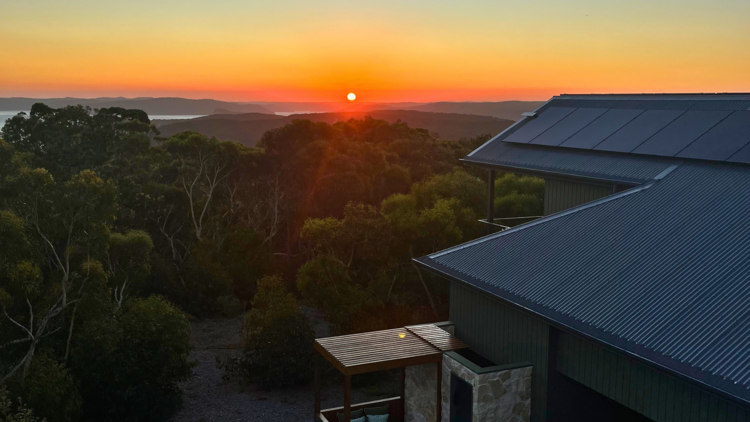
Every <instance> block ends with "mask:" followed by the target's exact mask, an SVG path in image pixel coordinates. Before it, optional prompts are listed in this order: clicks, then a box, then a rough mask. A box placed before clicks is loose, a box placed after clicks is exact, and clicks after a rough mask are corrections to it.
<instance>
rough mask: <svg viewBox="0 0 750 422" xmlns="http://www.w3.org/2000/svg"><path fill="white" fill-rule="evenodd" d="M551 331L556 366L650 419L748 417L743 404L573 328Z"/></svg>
mask: <svg viewBox="0 0 750 422" xmlns="http://www.w3.org/2000/svg"><path fill="white" fill-rule="evenodd" d="M555 337H556V338H557V340H553V343H554V344H553V345H552V349H553V350H555V349H556V350H557V352H556V353H555V355H556V359H555V365H554V366H555V368H556V369H557V371H559V372H560V373H562V374H564V375H566V376H568V377H570V378H572V379H573V380H575V381H578V382H579V383H581V384H583V385H585V386H587V387H589V388H591V389H592V390H594V391H597V392H599V393H600V394H603V395H605V396H607V397H609V398H611V399H613V400H615V401H616V402H618V403H620V404H622V405H624V406H627V407H629V408H631V409H633V410H635V411H637V412H638V413H641V414H643V415H645V416H647V417H648V418H650V419H653V420H654V421H657V422H677V421H684V422H691V421H726V422H747V421H750V414H748V411H747V409H743V408H740V407H738V406H735V405H734V404H732V403H730V402H728V401H725V400H724V399H722V398H719V397H717V396H715V395H713V394H710V393H708V392H706V391H705V390H702V389H700V388H697V387H695V386H693V385H690V384H688V383H685V382H683V381H681V380H679V379H677V378H675V377H673V376H670V375H667V374H665V373H663V372H660V371H657V370H655V369H653V368H651V367H648V366H647V365H645V364H643V363H640V362H637V361H635V360H633V359H629V358H627V357H625V356H623V355H621V354H618V353H615V352H613V351H611V350H608V349H606V348H604V347H602V346H599V345H597V344H595V343H593V342H591V341H588V340H586V339H583V338H581V337H578V336H575V335H573V334H569V333H565V332H560V331H557V333H556V335H555V336H553V338H555Z"/></svg>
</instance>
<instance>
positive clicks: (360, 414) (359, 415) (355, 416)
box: [336, 409, 366, 422]
mask: <svg viewBox="0 0 750 422" xmlns="http://www.w3.org/2000/svg"><path fill="white" fill-rule="evenodd" d="M336 416H338V417H339V422H344V412H341V413H337V414H336ZM364 417H365V412H364V410H363V409H357V410H352V422H366V421H365V420H364ZM359 419H362V420H359Z"/></svg>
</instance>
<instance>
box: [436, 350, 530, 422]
mask: <svg viewBox="0 0 750 422" xmlns="http://www.w3.org/2000/svg"><path fill="white" fill-rule="evenodd" d="M451 373H453V374H456V376H457V377H459V378H461V379H463V380H464V381H467V382H468V383H469V384H470V385H471V386H472V389H473V397H472V399H473V402H474V403H473V414H474V417H473V420H472V422H489V421H493V422H494V421H497V422H528V421H529V419H530V417H531V366H525V367H521V368H514V369H508V370H501V371H497V372H489V373H486V374H477V373H475V372H473V371H472V370H470V369H469V368H467V367H466V366H464V365H462V364H461V363H460V362H458V361H456V360H454V359H453V358H451V357H450V356H448V355H443V379H442V386H441V390H442V391H441V393H442V399H443V411H442V421H441V422H449V421H450V390H451ZM433 391H434V390H433Z"/></svg>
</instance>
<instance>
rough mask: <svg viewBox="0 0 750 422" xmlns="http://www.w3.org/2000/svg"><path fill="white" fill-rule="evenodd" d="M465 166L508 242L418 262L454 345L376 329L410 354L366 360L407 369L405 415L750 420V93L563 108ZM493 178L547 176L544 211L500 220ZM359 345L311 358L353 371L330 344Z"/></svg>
mask: <svg viewBox="0 0 750 422" xmlns="http://www.w3.org/2000/svg"><path fill="white" fill-rule="evenodd" d="M463 161H464V163H465V164H466V165H469V166H477V167H481V168H486V169H487V170H488V174H489V177H488V186H489V189H488V197H489V198H488V199H489V200H488V203H489V207H488V216H487V222H488V223H489V224H490V226H489V227H494V228H495V230H497V229H502V230H501V231H498V232H496V233H493V234H489V235H487V236H485V237H482V238H480V239H477V240H474V241H471V242H468V243H465V244H462V245H458V246H455V247H453V248H449V249H447V250H444V251H440V252H437V253H434V254H431V255H429V256H426V257H422V258H419V259H417V260H416V262H417V264H418V265H419V266H420V267H421V268H423V269H425V270H427V271H430V272H432V273H434V274H437V275H438V276H440V277H443V278H445V279H447V280H449V281H450V284H451V289H450V295H451V297H450V323H451V325H449V326H448V325H445V324H443V325H440V324H438V325H439V326H440V327H439V328H441V329H443V330H447V331H450V332H451V333H453V335H454V336H455V337H453V336H448V337H446V339H443V340H441V341H442V342H449V343H450V344H451V345H453V346H452V347H450V348H441V347H437V346H435V345H432V346H434V347H431V348H430V347H426V346H419V344H421V343H419V338H420V335H419V333H420V332H425V330H427V332H430V333H432V334H430V336H435V334H434V333H435V331H434V330H435V327H434V326H433V327H429V329H426V328H420V327H417V328H416V329H414V328H410V327H405V328H404V330H396V331H394V332H393V333H390V332H376V333H372V334H366V335H365V337H366V338H373V337H372V336H374V338H377V342H378V343H381V342H385V343H386V344H388V348H387V349H388V351H389V352H390V353H393V355H394V356H397V357H402V358H403V359H402V360H401V361H397V362H396V361H391V360H386V359H385V358H375V357H372V356H367V359H369V360H368V362H370V361H376V362H379V363H378V365H386V363H387V364H388V365H390V366H388V367H404V368H405V369H404V370H403V371H402V374H403V380H404V384H403V385H404V387H403V389H402V394H401V396H400V397H397V398H393V399H392V400H391V402H390V403H391V406H392V407H391V409H392V413H394V414H396V416H397V417H396V419H397V420H400V419H401V418H403V419H404V420H407V421H410V422H411V421H428V422H431V421H434V420H440V421H442V422H449V421H450V422H452V421H463V420H471V421H474V422H483V421H504V420H507V421H526V420H531V421H534V422H543V421H555V422H556V421H569V420H575V421H649V420H652V421H658V422H667V421H727V422H729V421H732V422H739V421H743V422H744V421H750V94H698V95H563V96H559V97H554V98H553V99H551V100H550V101H549V102H547V103H546V104H544V105H543V106H542V107H540V108H539V109H537V110H536V111H535V112H532V113H525V114H524V118H523V119H522V120H520V121H518V122H517V123H516V124H515V125H513V126H511V127H510V128H508V129H507V130H505V131H504V132H503V133H501V134H499V135H498V136H496V137H494V138H492V139H491V140H490V141H488V142H487V143H486V144H484V145H482V146H481V147H480V148H478V149H477V150H476V151H474V152H472V153H471V154H469V155H468V156H467V157H466V158H465V159H464V160H463ZM498 171H505V172H516V173H526V174H532V175H537V176H540V177H543V178H544V179H545V181H546V192H545V216H544V217H542V218H538V219H536V220H534V221H531V222H529V223H526V224H522V225H519V226H515V227H512V228H505V227H502V226H499V225H498V224H497V223H498V221H496V220H495V218H494V217H495V216H494V210H493V206H492V204H493V191H494V190H493V184H494V180H495V175H496V172H498ZM405 330H411V331H414V332H415V333H416V336H415V338H412V337H409V338H408V339H407V340H408V342H407V341H404V342H403V343H400V342H399V340H397V339H395V337H394V336H395V335H396V334H395V333H396V332H399V333H401V331H404V332H406V331H405ZM415 330H416V331H415ZM410 336H411V334H410ZM430 336H427V337H425V338H423V339H422V340H424V342H426V343H430V338H431V337H430ZM441 338H442V337H441ZM358 341H359V342H361V341H362V340H360V339H358V338H356V337H352V338H350V339H348V338H343V337H342V338H339V339H336V340H330V341H326V340H323V341H322V343H319V344H317V345H316V348H319V351H320V352H321V354H322V355H323V356H325V357H326V358H327V359H328V360H329V361H331V362H332V363H334V364H335V365H339V367H340V368H342V369H341V370H342V372H344V371H352V373H356V369H351V368H349V367H347V366H346V365H345V363H346V362H344V364H342V362H340V361H338V360H337V358H336V357H335V356H333V355H334V354H335V353H337V350H331V351H330V352H331V353H329V351H328V350H326V346H325V345H326V344H333V345H334V346H335V347H339V348H341V347H343V346H341V345H346V346H345V347H344V349H338V353H341V354H342V356H344V357H343V358H341V359H343V360H346V359H351V358H350V357H347V356H352V353H353V354H354V356H361V355H362V354H363V352H361V351H358V350H357V342H358ZM402 344H403V345H404V346H403V347H401V345H402ZM408 344H417V346H408ZM441 344H442V343H441ZM445 344H448V343H445ZM455 344H458V345H459V346H455ZM438 346H439V345H438ZM467 346H468V348H466V347H467ZM368 347H369V346H368ZM410 347H411V348H415V347H419V348H421V349H418V350H422V349H424V350H426V351H419V353H421V354H420V355H419V356H416V355H415V356H412V355H411V354H409V353H410V352H409V350H410ZM348 348H353V349H355V350H354V351H353V352H352V351H348V350H345V349H348ZM360 349H362V348H361V347H360ZM415 350H416V349H415ZM414 353H416V352H414ZM414 353H412V354H414ZM364 354H365V355H366V354H368V352H365V353H364ZM438 356H439V357H441V358H438ZM404 357H406V358H404ZM407 358H408V359H410V360H408V359H407ZM341 359H339V360H341ZM357 359H361V357H358V358H357ZM354 362H355V365H356V364H357V362H358V361H357V360H355V361H354ZM424 362H429V363H424ZM435 364H437V366H436V365H435ZM370 365H372V364H370ZM364 369H368V368H364V367H363V370H364ZM345 373H346V372H345ZM347 379H348V378H347ZM436 380H437V381H436ZM410 386H411V387H410ZM435 394H437V396H436V395H435ZM435 397H440V398H441V399H439V400H438V399H436V398H435ZM430 400H431V401H430ZM347 403H348V402H347ZM347 406H349V404H347ZM352 406H353V407H351V406H350V407H351V408H349V409H348V410H347V412H350V411H351V410H352V409H355V408H357V406H356V405H352ZM433 408H436V409H437V414H436V413H435V412H434V411H433V410H431V409H433ZM334 413H335V412H334V411H329V412H328V413H326V414H327V415H329V416H331V415H333V414H334ZM318 414H320V412H319V409H316V415H318ZM438 415H439V416H438ZM331 417H332V416H331Z"/></svg>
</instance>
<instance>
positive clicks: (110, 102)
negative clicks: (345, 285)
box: [0, 97, 544, 120]
mask: <svg viewBox="0 0 750 422" xmlns="http://www.w3.org/2000/svg"><path fill="white" fill-rule="evenodd" d="M39 102H41V103H44V104H47V105H48V106H50V107H53V108H59V107H64V106H67V105H76V104H81V105H84V106H89V107H92V108H105V107H122V108H136V109H140V110H143V111H145V112H146V113H147V114H150V115H212V114H236V113H265V114H270V115H273V114H274V113H281V114H288V113H337V112H364V111H382V110H414V111H425V112H432V113H456V114H475V115H477V116H492V117H498V118H501V119H510V120H519V119H520V118H521V113H523V112H525V111H533V110H535V109H536V108H538V107H539V106H541V105H542V104H544V102H543V101H499V102H433V103H416V102H399V103H372V102H361V101H355V102H351V103H349V102H343V101H342V102H260V101H258V102H229V101H218V100H210V99H206V100H190V99H186V98H168V97H167V98H148V97H146V98H123V97H116V98H109V97H104V98H0V111H18V110H30V109H31V106H32V104H34V103H39Z"/></svg>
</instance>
